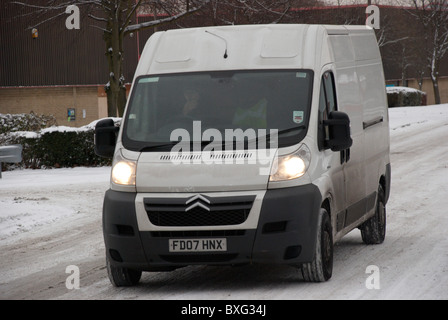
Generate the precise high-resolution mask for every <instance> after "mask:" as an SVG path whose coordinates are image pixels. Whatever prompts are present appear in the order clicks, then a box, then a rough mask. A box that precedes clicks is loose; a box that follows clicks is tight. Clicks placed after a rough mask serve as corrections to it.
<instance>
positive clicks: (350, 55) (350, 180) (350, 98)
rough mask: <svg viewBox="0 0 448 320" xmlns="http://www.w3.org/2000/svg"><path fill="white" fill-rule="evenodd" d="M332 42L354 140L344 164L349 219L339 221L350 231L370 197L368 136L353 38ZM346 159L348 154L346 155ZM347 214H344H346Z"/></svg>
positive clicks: (339, 96) (341, 98)
mask: <svg viewBox="0 0 448 320" xmlns="http://www.w3.org/2000/svg"><path fill="white" fill-rule="evenodd" d="M329 41H330V43H331V46H332V50H333V55H334V59H335V81H336V91H337V99H338V110H339V111H343V112H345V113H347V114H348V116H349V117H350V126H351V136H352V139H353V145H352V147H351V148H350V150H349V152H350V158H349V161H345V160H344V161H343V163H342V164H341V165H342V166H343V172H344V175H345V179H344V180H345V192H346V199H345V200H346V202H345V207H344V208H346V210H347V211H346V215H345V217H344V218H342V217H340V218H339V219H338V220H339V221H341V220H343V221H344V223H343V224H338V228H342V227H347V226H348V225H350V224H351V223H353V222H354V221H356V220H357V219H359V218H360V217H361V216H362V215H363V214H364V213H365V210H364V207H363V205H364V201H365V197H366V190H365V183H364V180H363V179H362V178H361V177H362V176H363V174H364V170H365V169H364V166H365V162H364V132H363V127H362V121H363V104H362V96H361V95H360V88H359V80H358V77H357V70H356V67H355V61H354V59H355V57H356V55H355V50H354V48H353V45H352V42H351V39H350V36H349V35H330V36H329ZM341 156H342V157H346V156H347V153H346V152H345V151H342V155H341ZM342 214H343V213H342Z"/></svg>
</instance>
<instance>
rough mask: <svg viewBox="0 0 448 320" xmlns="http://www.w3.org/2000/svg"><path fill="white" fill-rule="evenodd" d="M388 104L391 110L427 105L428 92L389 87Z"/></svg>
mask: <svg viewBox="0 0 448 320" xmlns="http://www.w3.org/2000/svg"><path fill="white" fill-rule="evenodd" d="M387 103H388V105H389V108H394V107H413V106H423V105H426V92H423V91H420V90H417V89H412V88H407V87H388V88H387Z"/></svg>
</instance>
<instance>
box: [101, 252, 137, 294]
mask: <svg viewBox="0 0 448 320" xmlns="http://www.w3.org/2000/svg"><path fill="white" fill-rule="evenodd" d="M106 264H107V275H108V276H109V280H110V282H111V283H112V284H113V285H114V286H115V287H130V286H135V285H136V284H137V283H138V282H139V281H140V278H141V276H142V271H141V270H134V269H129V268H122V267H119V266H116V265H114V264H111V263H110V261H109V258H106Z"/></svg>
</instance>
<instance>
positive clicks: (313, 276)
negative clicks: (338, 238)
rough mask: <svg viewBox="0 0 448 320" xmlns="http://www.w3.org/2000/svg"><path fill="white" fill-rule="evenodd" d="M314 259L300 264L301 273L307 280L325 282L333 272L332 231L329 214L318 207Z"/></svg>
mask: <svg viewBox="0 0 448 320" xmlns="http://www.w3.org/2000/svg"><path fill="white" fill-rule="evenodd" d="M320 210H321V211H320V220H319V225H318V229H317V240H316V249H315V251H314V260H313V261H312V262H309V263H304V264H303V265H302V275H303V278H304V280H305V281H307V282H325V281H327V280H328V279H330V278H331V275H332V273H333V231H332V228H331V220H330V216H329V214H328V212H327V210H325V209H324V208H321V209H320Z"/></svg>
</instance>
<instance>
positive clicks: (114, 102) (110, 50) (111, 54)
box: [104, 14, 126, 117]
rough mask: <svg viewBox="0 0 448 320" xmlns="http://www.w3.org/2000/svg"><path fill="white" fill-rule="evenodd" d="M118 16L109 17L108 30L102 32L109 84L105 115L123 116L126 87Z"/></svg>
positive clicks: (121, 36)
mask: <svg viewBox="0 0 448 320" xmlns="http://www.w3.org/2000/svg"><path fill="white" fill-rule="evenodd" d="M120 26H121V21H120V17H119V15H115V14H113V15H112V14H111V15H109V22H108V28H107V30H110V31H105V32H104V41H105V44H106V56H107V62H108V66H109V82H108V83H107V85H106V87H105V90H106V94H107V115H108V116H109V117H117V116H118V117H121V116H123V112H124V107H125V105H126V87H125V79H124V76H123V58H124V57H123V38H124V34H123V31H122V30H121V29H120Z"/></svg>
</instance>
